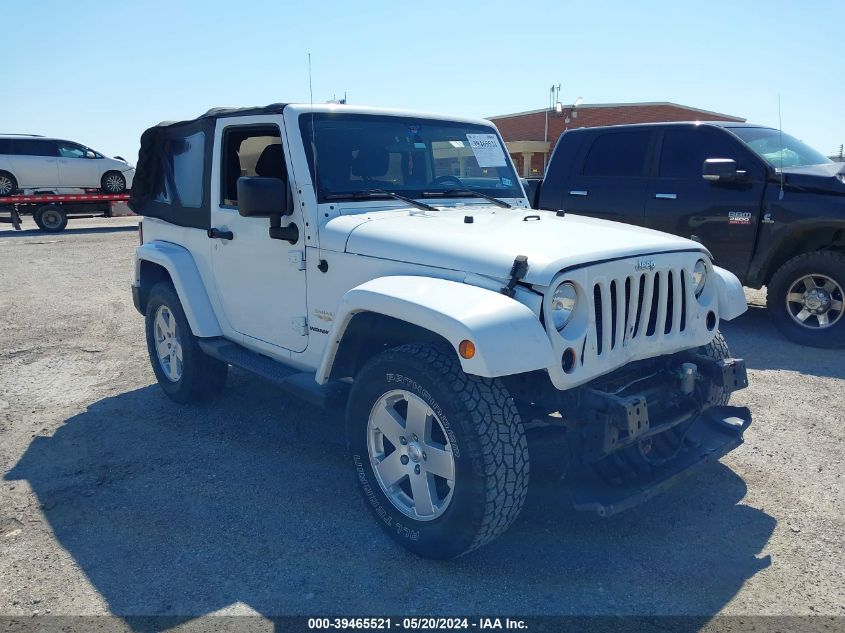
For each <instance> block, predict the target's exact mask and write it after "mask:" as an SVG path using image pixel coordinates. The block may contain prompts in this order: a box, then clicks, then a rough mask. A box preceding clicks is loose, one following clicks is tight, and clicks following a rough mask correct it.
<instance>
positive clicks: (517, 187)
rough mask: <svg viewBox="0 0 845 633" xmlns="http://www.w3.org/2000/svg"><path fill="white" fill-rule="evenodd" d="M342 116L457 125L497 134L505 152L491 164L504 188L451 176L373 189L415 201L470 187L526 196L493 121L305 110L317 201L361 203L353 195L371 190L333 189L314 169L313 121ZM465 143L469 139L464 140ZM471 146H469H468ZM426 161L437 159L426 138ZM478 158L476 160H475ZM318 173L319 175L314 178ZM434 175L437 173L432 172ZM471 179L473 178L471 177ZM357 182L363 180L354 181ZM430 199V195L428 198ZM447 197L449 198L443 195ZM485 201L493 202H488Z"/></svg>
mask: <svg viewBox="0 0 845 633" xmlns="http://www.w3.org/2000/svg"><path fill="white" fill-rule="evenodd" d="M340 118H348V119H353V120H361V119H367V120H372V119H375V120H381V121H385V122H390V123H396V122H401V124H402V125H403V126H405V127H413V126H427V127H441V128H442V127H447V128H448V127H454V128H457V129H459V130H461V134H462V135H464V136H465V135H466V134H467V133H469V134H476V133H477V134H491V135H495V136H496V139H497V142H498V144H499V146H500V148H501V151H502V153H503V154H504V159H505V163H504V165H503V166H495V167H490V168H489V169H493V170H497V173H498V174H499V175H498V176H497V177H496V178H495V179H494V178H490V180H491V182H492V181H494V180H498V181H499V182H502V186H501V187H480V186H477V185H476V184H468V183H465V182H462V181H459V182H462V184H461V186H460V187H456V183H455V181H454V180H452V179H448V180H447V181H446V182H445V183H438V184H436V185H432V184H431V182H426V183H419V186H418V187H411V188H409V187H406V186H404V185H402V186H397V187H389V186H385V184H384V183H379V184H378V186H377V187H374V189H379V190H384V191H389V192H392V193H395V194H399V195H401V196H405V197H408V198H413V199H416V200H423V199H426V196H424V195H423V194H425V193H430V192H436V191H439V190H442V191H450V190H456V189H468V190H471V191H476V192H478V193H481V194H485V195H487V196H491V197H495V198H499V199H505V200H521V199H524V198H525V192H524V191H523V188H522V183H521V181H520V179H519V176H518V175H517V173H516V169H515V167H514V164H513V161H512V159H511V157H510V154H509V153H508V150H507V146H506V145H505V143H504V141H503V139H502V137H501V135H500V134H499V132H498V130H497V129H496V128H495V126H493V125H492V124H484V123H481V122H467V121H461V120H450V119H440V118H433V117H426V116H418V115H407V114H383V113H372V114H371V113H360V112H302V113H300V114H299V116H298V128H299V133H300V137H301V141H302V146H303V149H304V151H305V158H306V165H307V167H308V171H309V173H310V174H312V179H313V180H315V181H316V182H315V183H314V191H315V194H316V197H317V202H318V203H319V204H324V203H335V204H336V203H337V202H338V201H341V200H348V201H350V202H353V201H354V202H361V201H362V199H361V198H358V199H357V200H356V199H355V197H354V194H355V193H356V192H359V191H370V190H371V189H369V188H366V187H359V188H356V189H350V190H342V191H340V190H338V191H336V190H334V189H329V188H326V187H324V186H322V180H321V178H320V168H319V165H318V167H317V170H316V174H315V168H314V156H313V151H312V139H311V134H312V130H311V127H312V121H320V120H324V121H325V120H331V119H340ZM465 142H466V141H465ZM467 147H469V145H467ZM425 152H426V156H427V160H428V161H429V162H430V163H431V166H432V167H433V161H434V149H433V148H432V147H431V143H430V139H427V148H426V150H425ZM476 160H477V159H476ZM500 170H504V171H505V172H506V173H505V174H502V173H501V171H500ZM314 174H315V175H316V178H315V177H314ZM431 175H432V176H434V173H432V174H431ZM470 178H472V177H470ZM503 179H504V180H511V181H512V183H511V184H510V185H507V184H505V183H504V182H503ZM353 182H355V183H358V182H361V181H353ZM344 193H348V194H349V196H348V198H346V197H344V196H342V194H344ZM428 199H429V200H430V198H428ZM444 199H448V198H446V197H444ZM455 199H460V200H461V201H462V202H464V201H467V200H471V199H473V198H469V197H463V196H455ZM475 200H477V202H476V204H477V203H480V202H481V201H482V198H475ZM484 204H492V203H488V202H485V203H484Z"/></svg>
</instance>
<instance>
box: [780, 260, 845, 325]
mask: <svg viewBox="0 0 845 633" xmlns="http://www.w3.org/2000/svg"><path fill="white" fill-rule="evenodd" d="M786 309H787V312H789V315H790V316H791V317H792V319H793V320H794V321H795V322H796V323H798V324H799V325H800V326H802V327H805V328H809V329H813V330H820V329H824V328H828V327H830V326H832V325H833V324H834V323H836V322H837V321H839V319H841V318H842V315H843V313H845V293H843V291H842V286H840V285H839V284H838V283H837V282H836V281H835V280H833V279H831V278H830V277H828V276H827V275H817V274H812V275H804V276H802V277H799V278H798V279H796V280H795V281H794V282H793V283H792V285H791V286H790V287H789V292H787V293H786Z"/></svg>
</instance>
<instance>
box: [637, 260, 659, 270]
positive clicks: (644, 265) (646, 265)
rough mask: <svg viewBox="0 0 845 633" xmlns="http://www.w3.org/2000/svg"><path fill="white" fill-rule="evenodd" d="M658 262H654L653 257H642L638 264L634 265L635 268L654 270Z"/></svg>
mask: <svg viewBox="0 0 845 633" xmlns="http://www.w3.org/2000/svg"><path fill="white" fill-rule="evenodd" d="M656 266H657V264H655V263H654V260H653V259H641V260H640V261H638V262H637V265H636V266H634V270H637V271H640V270H654V269H655V267H656Z"/></svg>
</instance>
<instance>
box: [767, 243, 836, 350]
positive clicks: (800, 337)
mask: <svg viewBox="0 0 845 633" xmlns="http://www.w3.org/2000/svg"><path fill="white" fill-rule="evenodd" d="M766 303H767V305H768V310H769V316H770V317H771V319H772V321H773V322H774V324H775V326H777V328H778V329H779V330H780V331H781V332H782V333H783V334H784V335H785V336H786V337H787V338H788V339H789V340H791V341H794V342H795V343H798V344H800V345H808V346H811V347H843V346H845V254H843V253H838V252H836V251H815V252H812V253H804V254H803V255H798V256H797V257H793V258H792V259H790V260H789V261H788V262H786V263H785V264H784V265H783V266H781V267H780V268H779V269H778V270H777V272H776V273H775V274H774V275H773V276H772V279H771V280H770V281H769V284H768V296H767V298H766Z"/></svg>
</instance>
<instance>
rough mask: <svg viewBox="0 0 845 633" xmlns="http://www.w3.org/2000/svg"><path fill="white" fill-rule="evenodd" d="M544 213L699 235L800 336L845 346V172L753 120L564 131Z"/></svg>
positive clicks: (547, 181)
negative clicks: (567, 213)
mask: <svg viewBox="0 0 845 633" xmlns="http://www.w3.org/2000/svg"><path fill="white" fill-rule="evenodd" d="M529 185H530V187H528V189H529V194H530V195H533V196H534V197H533V203H534V206H535V207H536V208H539V209H549V210H555V211H557V210H561V209H563V210H565V211H570V212H572V213H578V214H583V215H589V216H594V217H599V218H605V219H608V220H616V221H619V222H626V223H628V224H637V225H640V226H646V227H649V228H654V229H657V230H660V231H666V232H669V233H675V234H676V235H681V236H683V237H693V239H696V240H698V241H700V242H702V243H703V244H704V245H705V246H706V247H707V248H708V249H709V250H710V252H711V253H712V254H713V256H714V257H715V259H716V263H717V264H718V265H720V266H722V267H724V268H727V269H728V270H730V271H731V272H733V273H734V274H735V275H737V276H738V277H739V279H740V280H741V281H742V283H743V284H745V285H746V286H748V287H751V288H760V287H762V286H767V289H768V298H767V302H768V307H769V313H770V315H771V317H772V319H773V320H774V322H775V324H776V325H777V326H778V328H780V330H781V331H782V332H783V333H784V334H785V335H786V336H787V337H788V338H790V339H791V340H793V341H795V342H797V343H801V344H804V345H812V346H817V347H829V346H845V296H843V291H845V164H843V163H834V162H832V161H830V160H829V159H828V158H827V157H825V156H824V155H822V154H821V153H819V152H818V151H816V150H814V149H812V148H810V147H808V146H807V145H805V144H804V143H802V142H801V141H799V140H797V139H795V138H793V137H791V136H789V135H788V134H784V133H782V132H780V131H779V130H776V129H772V128H767V127H762V126H756V125H750V124H747V123H722V122H710V121H708V122H700V123H647V124H639V125H619V126H613V127H595V128H581V129H576V130H570V131H567V132H565V133H564V134H563V135H562V136H561V137H560V139H559V140H558V143H557V145H556V146H555V149H554V152H553V153H552V156H551V159H550V161H549V164H548V167H547V169H546V174H545V178H544V179H543V180H542V181H540V182H536V181H535V182H531V183H529Z"/></svg>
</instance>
